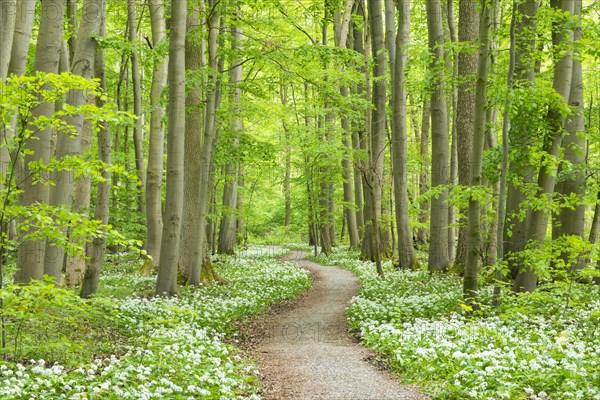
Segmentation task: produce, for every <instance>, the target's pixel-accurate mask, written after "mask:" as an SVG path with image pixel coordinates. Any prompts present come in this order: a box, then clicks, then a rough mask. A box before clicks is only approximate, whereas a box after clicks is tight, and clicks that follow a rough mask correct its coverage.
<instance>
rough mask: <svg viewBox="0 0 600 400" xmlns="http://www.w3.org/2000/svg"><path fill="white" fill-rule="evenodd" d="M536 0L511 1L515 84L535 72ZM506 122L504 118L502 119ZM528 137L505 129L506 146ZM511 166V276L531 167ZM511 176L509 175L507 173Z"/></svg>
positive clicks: (527, 81) (524, 144)
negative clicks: (524, 187) (513, 16)
mask: <svg viewBox="0 0 600 400" xmlns="http://www.w3.org/2000/svg"><path fill="white" fill-rule="evenodd" d="M537 11H538V2H537V1H536V0H525V1H523V2H517V3H516V4H515V7H514V10H513V13H514V14H516V15H515V23H514V25H515V26H514V35H513V36H514V37H515V40H514V41H513V42H514V46H513V50H512V51H513V52H514V54H515V60H514V74H513V76H512V79H511V81H512V82H513V84H514V86H515V87H524V86H527V85H531V84H533V81H534V77H535V71H534V59H533V57H531V54H533V52H534V50H535V47H536V36H537V33H536V18H537V17H536V15H537ZM506 123H507V124H508V121H507V122H506ZM529 142H530V139H529V136H528V135H527V133H526V132H522V131H521V130H520V129H518V127H516V126H514V125H511V126H510V129H509V147H510V149H527V148H528V146H529ZM511 166H512V168H510V169H509V172H510V175H507V183H508V193H507V199H506V218H505V222H504V233H503V241H504V243H503V249H504V254H505V258H506V260H507V261H508V266H509V269H510V272H511V276H512V277H513V278H515V277H516V275H517V270H518V267H519V265H520V264H521V263H522V262H523V260H522V258H521V257H519V256H518V253H519V252H520V251H523V250H524V249H525V245H526V243H527V220H528V215H529V211H527V212H526V214H527V217H525V218H522V217H520V214H521V207H522V206H521V204H522V203H524V202H525V191H524V190H523V189H522V187H521V185H522V184H524V183H527V182H529V181H530V180H531V177H532V175H533V169H532V168H531V167H530V166H528V160H519V159H517V160H513V161H512V162H511ZM511 175H512V176H511Z"/></svg>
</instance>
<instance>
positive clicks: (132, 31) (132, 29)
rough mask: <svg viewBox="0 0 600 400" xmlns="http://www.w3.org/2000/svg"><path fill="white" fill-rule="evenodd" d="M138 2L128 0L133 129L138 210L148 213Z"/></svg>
mask: <svg viewBox="0 0 600 400" xmlns="http://www.w3.org/2000/svg"><path fill="white" fill-rule="evenodd" d="M136 3H137V2H136V0H127V30H128V32H129V42H130V43H131V44H133V47H132V50H131V84H132V85H133V113H134V114H135V116H136V121H135V126H134V128H133V150H134V152H135V168H136V170H137V176H138V183H137V188H138V209H139V210H140V212H142V213H145V212H146V206H145V204H144V195H143V193H144V190H145V188H146V173H145V166H144V111H143V109H142V78H141V68H140V61H139V55H138V51H137V50H136V49H135V44H136V43H138V30H137V24H138V21H137V12H136V8H135V7H136Z"/></svg>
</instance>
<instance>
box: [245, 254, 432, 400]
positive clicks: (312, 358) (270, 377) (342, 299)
mask: <svg viewBox="0 0 600 400" xmlns="http://www.w3.org/2000/svg"><path fill="white" fill-rule="evenodd" d="M286 259H287V260H288V261H292V262H296V263H297V264H298V265H300V266H301V267H302V268H305V269H307V270H309V271H310V272H311V273H312V274H313V286H312V288H310V289H309V290H308V291H307V293H306V294H305V295H304V296H302V297H301V298H300V299H299V300H298V301H296V302H293V303H291V304H289V305H287V306H284V307H280V308H279V309H276V311H275V312H273V313H271V314H270V315H269V316H267V317H266V318H265V319H264V320H262V321H260V322H259V323H258V324H256V325H255V326H254V328H253V330H254V331H253V332H252V334H251V336H252V339H253V340H254V341H255V343H254V345H253V346H252V348H253V350H252V353H253V356H254V357H255V359H256V363H257V367H258V370H259V371H260V377H261V379H262V381H263V384H264V388H265V393H263V397H264V398H265V399H274V400H284V399H293V400H301V399H307V400H308V399H310V400H316V399H335V400H384V399H394V400H412V399H428V397H427V396H425V395H424V394H422V393H420V392H419V390H418V389H417V388H415V387H412V386H403V385H401V384H399V383H398V381H397V379H396V378H394V377H393V376H391V375H390V374H388V373H387V372H385V371H381V370H379V369H377V367H375V366H374V365H372V364H370V363H369V362H368V359H369V358H373V355H372V353H370V352H369V351H368V350H367V349H366V348H364V347H361V346H360V345H359V344H357V343H356V340H355V339H354V338H353V337H352V336H351V335H350V334H348V326H347V323H346V318H345V310H346V307H347V306H348V302H349V301H350V299H351V298H352V296H354V295H356V294H358V279H357V278H356V276H354V274H352V273H351V272H350V271H347V270H344V269H341V268H337V267H329V266H328V267H325V266H322V265H319V264H317V263H314V262H311V261H308V260H305V259H304V253H302V252H295V251H292V252H291V253H290V254H289V255H288V257H287V258H286Z"/></svg>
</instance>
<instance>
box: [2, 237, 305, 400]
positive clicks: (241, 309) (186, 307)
mask: <svg viewBox="0 0 600 400" xmlns="http://www.w3.org/2000/svg"><path fill="white" fill-rule="evenodd" d="M284 253H285V250H283V249H281V248H280V249H279V250H277V251H275V250H273V249H268V250H265V249H264V248H251V249H250V250H249V251H248V252H246V253H245V254H243V255H241V256H236V257H219V260H218V261H216V262H215V267H216V269H217V271H218V273H219V275H220V276H221V277H223V278H224V281H225V282H226V283H225V284H223V283H215V284H211V285H206V286H203V287H197V288H193V287H188V288H183V289H182V290H181V291H180V293H179V294H178V295H177V296H175V297H172V298H162V297H160V298H155V297H149V296H148V293H149V289H150V288H151V287H152V285H153V283H154V281H155V279H156V277H155V276H154V277H143V276H141V275H139V268H140V267H139V263H133V262H129V261H131V260H129V261H127V259H126V257H125V258H124V259H123V260H121V261H122V262H118V263H115V262H114V260H113V264H112V265H110V266H107V269H106V272H105V274H104V276H103V277H102V279H101V282H102V288H101V291H100V294H99V295H98V296H97V297H96V298H94V299H92V300H90V301H84V300H81V299H79V298H78V297H77V296H76V295H75V293H74V292H72V291H70V290H67V289H58V288H54V287H53V285H52V282H51V281H44V282H41V283H35V284H32V285H28V286H19V287H17V286H9V287H7V288H6V289H5V290H3V291H2V292H1V296H2V297H3V298H4V301H5V304H4V307H3V308H2V314H3V315H4V317H5V321H6V325H7V328H8V338H11V339H13V340H14V341H16V342H17V344H16V346H12V347H11V346H9V347H7V348H6V349H5V355H6V360H5V361H0V398H2V399H30V398H35V399H60V398H63V399H90V400H91V399H198V398H202V399H233V398H248V399H256V398H258V395H256V393H255V390H256V387H255V384H254V379H255V377H254V367H253V365H252V363H251V362H250V361H249V360H247V359H245V358H243V357H242V356H241V355H240V353H239V352H238V351H237V349H236V348H235V347H234V346H232V345H230V344H227V343H226V340H227V341H231V340H228V339H231V338H234V337H235V335H236V332H235V328H234V327H235V324H234V322H235V321H236V320H239V319H240V318H243V317H247V316H251V315H257V314H260V313H262V312H264V311H265V310H266V308H267V307H269V305H271V304H273V303H278V302H282V301H284V300H288V299H291V298H294V297H296V296H298V295H299V294H300V293H301V292H303V291H304V290H305V289H306V288H307V287H308V286H309V285H310V277H309V274H308V273H307V272H306V271H304V270H302V269H300V268H298V267H297V266H296V265H294V264H291V263H285V262H279V261H274V260H273V257H275V256H278V255H282V254H284ZM11 345H14V343H13V342H11Z"/></svg>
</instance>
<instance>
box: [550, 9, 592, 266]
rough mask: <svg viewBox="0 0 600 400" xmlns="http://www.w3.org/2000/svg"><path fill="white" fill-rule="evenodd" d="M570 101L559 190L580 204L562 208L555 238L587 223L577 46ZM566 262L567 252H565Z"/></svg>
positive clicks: (579, 232) (580, 232) (576, 231)
mask: <svg viewBox="0 0 600 400" xmlns="http://www.w3.org/2000/svg"><path fill="white" fill-rule="evenodd" d="M574 4H575V5H574V7H575V8H574V13H575V14H574V15H576V16H581V0H575V3H574ZM581 36H582V32H581V25H578V26H577V27H576V28H575V30H574V32H573V41H574V42H577V41H579V40H581ZM569 105H570V106H571V107H573V109H574V110H575V112H574V114H572V115H569V116H568V117H567V120H566V121H565V125H564V129H565V132H566V136H565V137H564V139H563V145H562V147H563V152H564V153H563V154H564V156H563V157H564V160H565V161H567V162H569V164H570V167H571V168H572V169H573V172H572V173H570V174H568V175H566V177H565V178H563V180H562V181H561V182H559V183H557V185H556V191H557V192H558V193H560V194H562V195H565V196H570V195H573V194H575V195H576V196H577V199H578V204H577V205H575V207H574V208H561V209H560V212H559V214H558V217H557V222H558V223H557V224H553V238H554V239H556V238H558V237H560V236H562V235H575V236H579V237H580V238H582V239H583V237H584V227H585V205H584V204H583V202H582V200H583V196H584V195H585V186H586V174H585V170H584V169H583V168H582V167H583V165H584V164H585V153H586V151H585V150H586V149H585V146H586V143H585V140H584V139H583V137H582V135H583V134H584V132H585V115H584V111H585V109H584V99H583V74H582V68H581V61H580V54H579V51H577V50H575V54H574V55H573V69H572V78H571V90H570V93H569ZM563 258H564V260H565V262H567V254H563ZM584 261H585V258H583V257H580V258H579V259H578V260H576V262H575V264H574V267H575V268H577V269H580V268H583V267H584V266H585V265H584Z"/></svg>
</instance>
